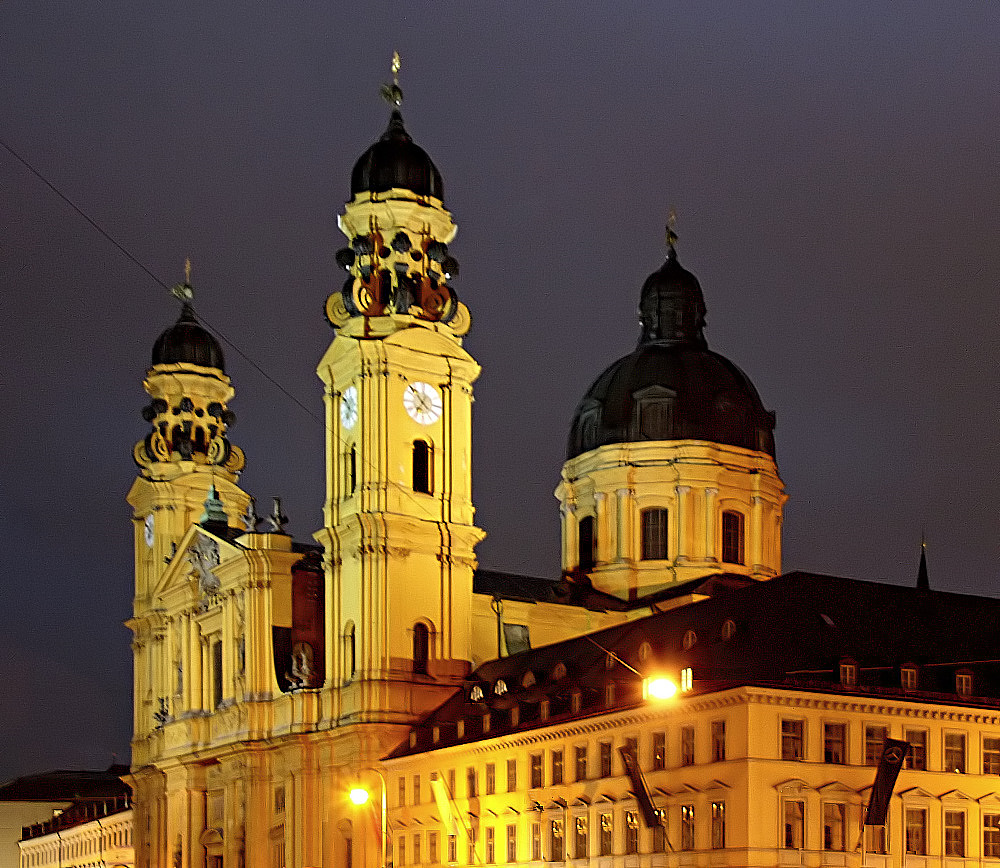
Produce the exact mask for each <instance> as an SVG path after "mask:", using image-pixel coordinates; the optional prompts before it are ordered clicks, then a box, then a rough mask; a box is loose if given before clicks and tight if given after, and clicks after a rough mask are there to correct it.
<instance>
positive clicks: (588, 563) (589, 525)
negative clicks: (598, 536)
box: [577, 515, 596, 572]
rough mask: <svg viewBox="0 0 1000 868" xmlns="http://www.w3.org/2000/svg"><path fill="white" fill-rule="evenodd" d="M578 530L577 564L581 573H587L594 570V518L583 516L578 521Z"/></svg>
mask: <svg viewBox="0 0 1000 868" xmlns="http://www.w3.org/2000/svg"><path fill="white" fill-rule="evenodd" d="M578 530H579V535H580V536H579V540H578V542H579V557H578V558H577V562H578V563H579V565H580V569H581V570H582V571H583V572H589V571H590V570H592V569H593V568H594V560H595V559H594V551H595V549H596V540H595V539H594V517H593V516H592V515H587V516H584V517H583V518H581V519H580V524H579V527H578Z"/></svg>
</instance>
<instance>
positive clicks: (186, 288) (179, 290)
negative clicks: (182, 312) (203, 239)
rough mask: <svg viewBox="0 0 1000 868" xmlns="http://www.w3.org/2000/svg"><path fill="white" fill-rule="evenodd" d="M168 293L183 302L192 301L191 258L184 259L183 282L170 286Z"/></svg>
mask: <svg viewBox="0 0 1000 868" xmlns="http://www.w3.org/2000/svg"><path fill="white" fill-rule="evenodd" d="M170 294H171V295H173V297H174V298H176V299H177V300H178V301H181V302H183V303H184V304H191V302H192V301H194V290H193V289H192V288H191V260H190V259H189V258H188V259H185V260H184V283H175V284H174V285H173V286H172V287H170Z"/></svg>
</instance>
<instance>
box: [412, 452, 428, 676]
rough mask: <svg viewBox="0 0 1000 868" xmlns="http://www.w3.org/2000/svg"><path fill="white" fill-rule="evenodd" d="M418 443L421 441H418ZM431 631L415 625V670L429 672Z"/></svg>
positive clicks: (425, 627) (423, 625)
mask: <svg viewBox="0 0 1000 868" xmlns="http://www.w3.org/2000/svg"><path fill="white" fill-rule="evenodd" d="M417 442H418V443H419V442H420V441H417ZM430 645H431V643H430V632H429V631H428V629H427V625H426V624H422V623H420V622H419V621H418V622H417V623H416V624H414V625H413V671H414V672H417V673H420V674H421V675H426V674H427V658H428V657H429V656H430V650H431V648H430Z"/></svg>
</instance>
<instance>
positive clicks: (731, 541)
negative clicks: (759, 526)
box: [719, 509, 747, 566]
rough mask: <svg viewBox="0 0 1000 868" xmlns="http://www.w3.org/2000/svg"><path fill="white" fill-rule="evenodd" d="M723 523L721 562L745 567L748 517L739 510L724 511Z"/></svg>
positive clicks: (720, 538)
mask: <svg viewBox="0 0 1000 868" xmlns="http://www.w3.org/2000/svg"><path fill="white" fill-rule="evenodd" d="M721 522H722V526H721V529H720V533H719V540H720V543H721V545H720V548H721V552H720V560H721V562H722V563H724V564H738V565H740V566H745V565H746V560H747V557H746V516H745V515H744V514H743V513H742V512H740V511H739V510H738V509H724V510H723V511H722V519H721ZM730 556H732V557H730Z"/></svg>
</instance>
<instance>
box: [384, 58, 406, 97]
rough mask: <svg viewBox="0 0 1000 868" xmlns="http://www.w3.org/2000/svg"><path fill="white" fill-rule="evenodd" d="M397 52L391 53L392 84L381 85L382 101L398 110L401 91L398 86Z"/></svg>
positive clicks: (398, 62) (398, 63)
mask: <svg viewBox="0 0 1000 868" xmlns="http://www.w3.org/2000/svg"><path fill="white" fill-rule="evenodd" d="M399 67H400V60H399V52H398V51H394V52H393V53H392V84H383V85H382V99H384V100H385V101H386V102H387V103H389V105H391V106H395V107H396V108H399V107H400V106H401V105H402V104H403V91H402V88H400V86H399Z"/></svg>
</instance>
